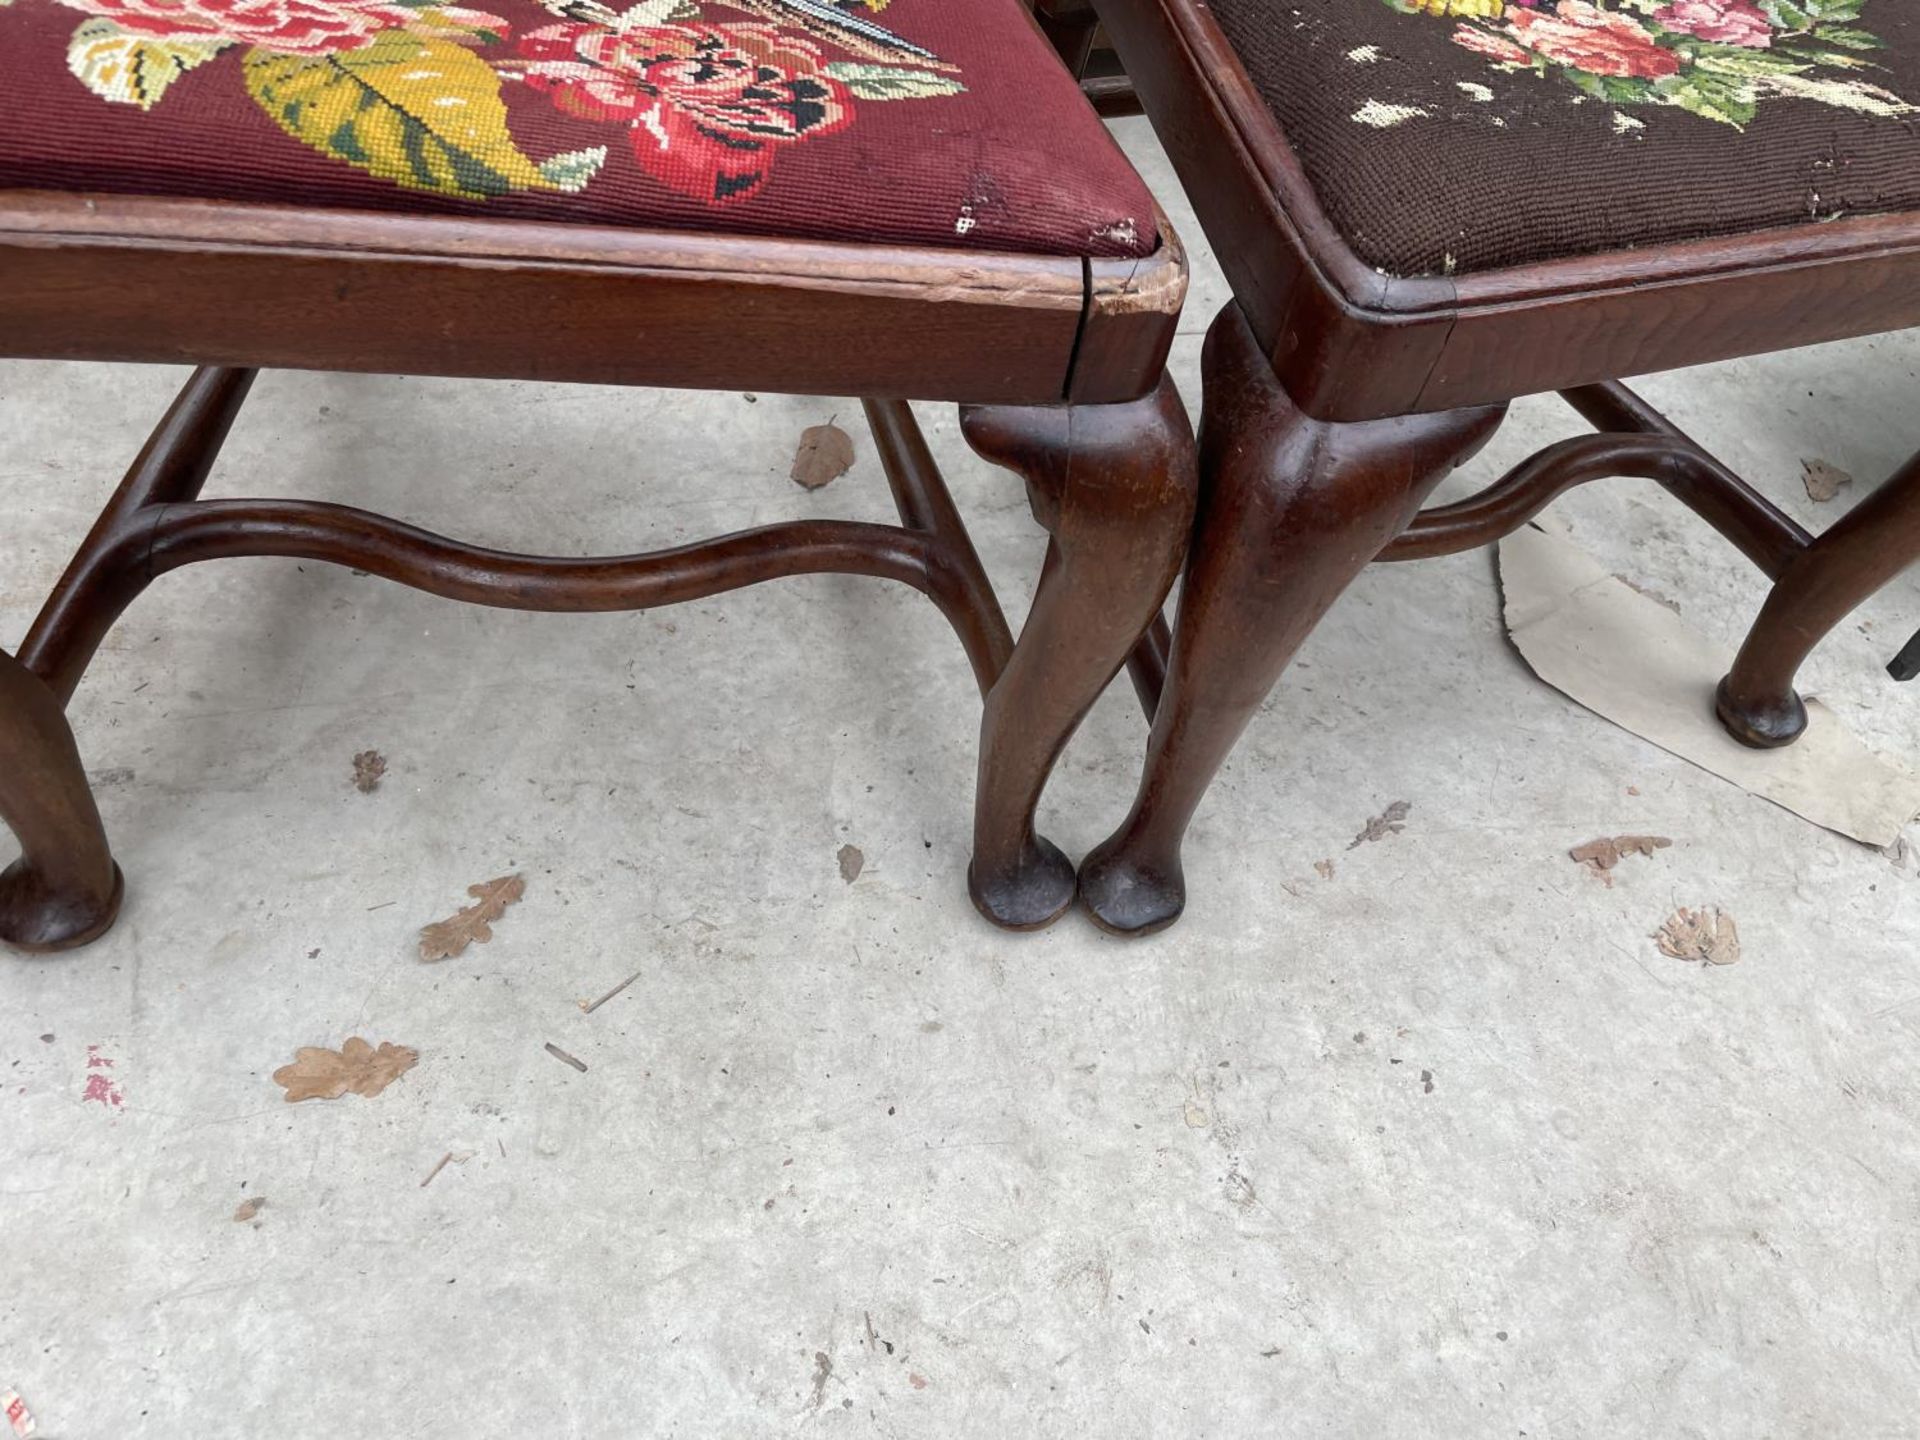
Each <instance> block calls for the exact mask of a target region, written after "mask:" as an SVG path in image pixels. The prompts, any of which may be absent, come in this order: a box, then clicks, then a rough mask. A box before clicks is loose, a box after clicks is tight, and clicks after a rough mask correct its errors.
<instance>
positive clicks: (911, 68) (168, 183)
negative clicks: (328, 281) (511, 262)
mask: <svg viewBox="0 0 1920 1440" xmlns="http://www.w3.org/2000/svg"><path fill="white" fill-rule="evenodd" d="M8 188H18V189H41V190H46V189H53V190H67V191H97V192H111V193H116V194H137V195H168V196H188V197H198V198H205V199H219V200H240V201H260V202H269V203H279V204H298V205H313V206H328V207H343V208H353V209H371V210H388V211H392V210H400V211H411V212H414V213H433V214H453V215H467V216H472V217H476V218H483V217H489V216H494V217H508V218H516V219H539V220H557V221H572V222H577V223H580V224H587V225H611V226H623V227H639V228H656V229H676V230H698V231H726V232H731V233H737V234H751V235H763V236H779V237H791V238H800V239H814V240H849V241H859V242H869V243H880V244H886V243H895V244H912V245H939V246H950V247H957V248H964V249H972V250H994V251H1015V252H1029V253H1037V254H1044V255H1073V256H1094V257H1100V256H1119V257H1127V256H1140V255H1146V254H1150V253H1152V252H1153V250H1154V249H1155V248H1156V246H1157V245H1158V243H1159V236H1158V233H1157V231H1156V227H1155V223H1154V215H1153V204H1152V200H1151V199H1150V198H1149V196H1148V193H1147V191H1146V188H1145V187H1144V186H1143V185H1142V184H1141V182H1140V181H1139V179H1138V178H1137V177H1136V176H1135V175H1134V173H1133V171H1132V169H1131V168H1130V167H1129V166H1128V164H1127V162H1126V160H1125V159H1124V157H1122V155H1121V154H1120V152H1119V150H1118V149H1117V148H1116V147H1115V146H1114V144H1113V143H1112V141H1111V140H1110V139H1109V138H1108V136H1107V133H1106V131H1105V130H1104V129H1103V128H1102V126H1101V125H1100V123H1099V121H1098V119H1097V118H1096V117H1095V116H1094V115H1093V113H1092V112H1091V111H1090V110H1089V109H1088V108H1087V106H1086V104H1085V103H1084V102H1083V101H1082V99H1081V97H1080V95H1079V92H1078V89H1077V88H1076V87H1075V85H1074V84H1073V82H1072V81H1071V79H1070V78H1069V77H1068V76H1067V75H1066V73H1065V72H1064V71H1063V70H1062V69H1061V67H1060V65H1059V63H1058V62H1057V61H1056V59H1055V58H1054V56H1053V53H1052V51H1051V50H1050V49H1049V48H1048V46H1047V45H1046V43H1045V42H1044V41H1043V40H1042V39H1041V38H1040V37H1039V35H1038V34H1037V33H1036V32H1035V31H1034V29H1033V27H1032V25H1031V23H1030V22H1029V21H1028V19H1027V17H1026V14H1025V12H1024V9H1023V7H1022V6H1021V4H1020V0H892V3H888V0H843V3H838V4H835V3H830V0H641V3H639V4H634V5H621V4H619V3H618V0H615V3H614V4H613V5H612V6H611V7H609V6H606V5H602V4H600V3H598V0H547V3H546V4H545V5H544V6H543V5H541V4H536V3H532V0H471V3H470V4H469V3H447V4H435V3H433V0H11V3H4V0H0V189H8Z"/></svg>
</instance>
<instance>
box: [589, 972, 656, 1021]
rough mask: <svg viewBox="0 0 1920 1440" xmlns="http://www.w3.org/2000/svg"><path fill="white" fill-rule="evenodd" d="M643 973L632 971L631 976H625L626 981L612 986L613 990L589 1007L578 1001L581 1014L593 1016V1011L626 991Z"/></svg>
mask: <svg viewBox="0 0 1920 1440" xmlns="http://www.w3.org/2000/svg"><path fill="white" fill-rule="evenodd" d="M643 973H645V972H643V971H640V970H636V971H634V972H633V974H631V975H629V976H627V978H626V979H624V980H622V981H621V982H620V983H619V984H618V985H616V986H614V987H613V989H611V990H609V991H607V993H606V994H604V995H602V996H601V997H600V998H599V999H598V1000H595V1001H594V1002H593V1003H592V1004H591V1005H589V1004H588V1003H587V1002H586V1001H584V1000H582V1001H580V1002H579V1005H580V1011H581V1013H582V1014H584V1015H591V1014H593V1012H594V1011H596V1010H598V1009H599V1008H600V1007H601V1006H602V1005H604V1004H606V1003H607V1001H609V1000H611V999H613V997H614V996H616V995H618V994H619V993H620V992H621V991H622V990H624V989H626V988H627V986H629V985H631V984H633V982H634V981H636V980H638V979H639V978H640V976H641V975H642V974H643Z"/></svg>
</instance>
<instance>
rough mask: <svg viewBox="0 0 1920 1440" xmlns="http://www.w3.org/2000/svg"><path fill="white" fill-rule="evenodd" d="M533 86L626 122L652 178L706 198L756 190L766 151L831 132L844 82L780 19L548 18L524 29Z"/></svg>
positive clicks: (574, 106) (569, 108) (844, 118)
mask: <svg viewBox="0 0 1920 1440" xmlns="http://www.w3.org/2000/svg"><path fill="white" fill-rule="evenodd" d="M520 53H521V54H523V55H526V56H528V57H529V58H530V59H531V60H532V61H533V62H534V63H532V64H530V65H528V66H527V67H526V70H525V74H526V78H527V80H528V82H529V83H531V84H533V85H534V86H536V87H538V88H539V89H542V90H546V91H548V92H549V93H550V94H551V95H552V96H553V102H554V104H555V105H556V106H558V107H559V108H560V109H562V110H564V111H566V112H567V113H569V114H572V115H580V116H584V117H586V118H588V119H593V120H620V121H625V122H626V123H627V124H628V125H629V126H630V127H631V128H630V131H629V134H630V137H631V144H632V148H633V153H634V156H635V158H636V159H638V160H639V162H640V164H641V166H642V167H643V168H644V169H645V170H646V171H647V172H648V173H649V174H651V175H653V176H654V177H655V178H656V179H658V180H660V181H661V182H663V183H664V184H667V185H669V186H671V187H672V188H673V189H675V190H678V191H680V192H681V193H682V194H686V195H691V196H693V197H694V198H695V199H698V200H705V201H710V202H711V201H719V200H733V199H739V198H741V197H743V196H746V195H751V194H752V193H753V192H754V191H755V190H757V189H759V188H760V186H761V185H762V184H763V183H764V182H765V180H766V176H767V169H768V167H769V165H770V163H771V161H772V150H771V148H770V147H774V146H778V145H781V144H787V143H791V142H793V141H796V140H803V139H806V138H809V137H811V136H819V135H831V134H833V133H834V132H835V131H836V130H839V129H841V128H842V127H844V126H845V125H846V124H847V122H848V121H849V119H851V117H852V106H851V104H850V97H849V96H848V94H847V91H846V88H845V87H844V86H843V85H841V83H840V82H839V81H838V80H835V79H834V78H833V77H832V76H830V75H828V74H827V73H826V69H825V65H824V60H825V56H824V54H823V52H822V51H821V50H820V49H819V48H818V47H817V46H815V45H814V44H813V43H812V42H811V41H810V40H804V39H801V38H799V37H797V36H795V35H793V34H791V33H790V32H783V31H781V30H780V29H778V28H777V27H775V26H772V25H760V24H744V23H743V24H730V25H707V24H701V25H636V26H633V27H631V28H628V29H625V30H612V29H608V28H606V27H604V26H599V25H584V24H566V25H549V26H546V27H544V28H542V29H539V30H533V31H529V32H528V33H527V34H525V35H523V36H521V37H520Z"/></svg>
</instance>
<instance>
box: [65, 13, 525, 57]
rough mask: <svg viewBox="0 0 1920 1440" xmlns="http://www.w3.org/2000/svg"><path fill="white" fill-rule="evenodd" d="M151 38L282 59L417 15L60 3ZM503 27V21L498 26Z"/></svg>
mask: <svg viewBox="0 0 1920 1440" xmlns="http://www.w3.org/2000/svg"><path fill="white" fill-rule="evenodd" d="M62 3H63V4H65V5H68V6H69V7H71V8H72V9H75V10H84V11H86V12H87V13H88V14H90V15H104V16H106V17H107V18H108V19H109V20H112V21H113V22H114V23H115V24H117V25H118V26H119V27H120V28H121V29H122V30H125V31H126V32H127V33H128V34H131V35H140V36H147V37H151V38H153V39H155V40H180V41H194V42H199V43H202V44H204V43H206V42H209V41H213V42H230V43H235V44H241V45H257V46H259V47H260V48H261V49H263V50H273V51H277V52H279V53H280V54H283V55H330V54H333V53H335V52H337V51H341V50H358V49H359V48H360V47H361V46H362V45H365V44H366V43H367V42H368V41H369V40H371V39H372V38H373V37H374V36H375V35H377V34H379V33H380V32H381V31H382V30H392V29H395V28H397V27H399V26H401V25H405V24H408V23H409V22H411V21H413V20H415V19H417V18H418V16H419V12H418V11H415V10H409V9H407V8H406V7H405V6H402V5H393V4H387V3H383V0H62ZM503 24H504V22H503Z"/></svg>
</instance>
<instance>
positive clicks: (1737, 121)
mask: <svg viewBox="0 0 1920 1440" xmlns="http://www.w3.org/2000/svg"><path fill="white" fill-rule="evenodd" d="M1780 78H1783V79H1784V78H1786V77H1784V76H1783V77H1780ZM1654 93H1655V95H1656V96H1658V98H1659V99H1661V100H1663V101H1664V102H1666V103H1667V104H1669V105H1677V106H1679V107H1680V108H1681V109H1682V110H1688V111H1691V112H1692V113H1693V114H1695V115H1698V116H1700V117H1701V118H1703V119H1706V120H1718V121H1719V122H1720V123H1721V124H1722V125H1731V126H1733V127H1734V128H1735V129H1740V128H1742V127H1744V126H1745V125H1746V124H1747V123H1748V122H1749V121H1750V120H1752V119H1753V115H1754V109H1755V103H1754V90H1753V85H1752V82H1750V81H1746V80H1735V79H1731V78H1726V77H1722V76H1718V75H1713V74H1710V73H1707V72H1703V71H1701V70H1698V69H1694V70H1687V71H1683V72H1682V73H1681V74H1679V75H1675V76H1671V77H1670V78H1668V79H1665V80H1662V81H1660V82H1659V83H1658V84H1656V85H1655V86H1654Z"/></svg>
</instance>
